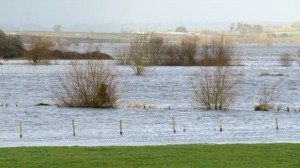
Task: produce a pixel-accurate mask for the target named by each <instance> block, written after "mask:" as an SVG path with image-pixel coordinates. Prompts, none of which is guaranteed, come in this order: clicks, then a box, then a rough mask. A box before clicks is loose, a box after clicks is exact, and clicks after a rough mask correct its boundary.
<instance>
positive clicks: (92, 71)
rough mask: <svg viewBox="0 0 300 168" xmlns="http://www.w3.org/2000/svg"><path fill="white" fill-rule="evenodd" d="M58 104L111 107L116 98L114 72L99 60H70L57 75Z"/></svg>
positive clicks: (109, 66) (114, 104)
mask: <svg viewBox="0 0 300 168" xmlns="http://www.w3.org/2000/svg"><path fill="white" fill-rule="evenodd" d="M59 81H60V84H61V86H62V92H59V93H57V95H58V97H57V98H58V101H59V104H61V105H62V106H67V107H93V108H111V107H115V106H116V102H117V100H118V96H117V83H116V73H115V72H114V71H113V69H112V67H111V65H109V64H105V63H104V62H102V61H100V60H87V61H86V62H84V63H83V64H79V62H78V61H72V62H71V65H70V66H68V67H67V68H66V73H63V74H61V75H60V76H59Z"/></svg>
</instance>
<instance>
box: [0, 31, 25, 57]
mask: <svg viewBox="0 0 300 168" xmlns="http://www.w3.org/2000/svg"><path fill="white" fill-rule="evenodd" d="M23 52H24V47H23V43H22V40H21V37H20V36H11V35H6V34H5V33H4V32H3V31H2V30H0V57H2V58H4V59H8V58H16V57H22V56H23Z"/></svg>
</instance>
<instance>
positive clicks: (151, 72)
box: [0, 46, 300, 147]
mask: <svg viewBox="0 0 300 168" xmlns="http://www.w3.org/2000/svg"><path fill="white" fill-rule="evenodd" d="M273 48H275V47H273ZM297 48H299V47H296V46H284V47H280V46H278V47H277V48H275V49H274V50H270V48H268V47H257V46H256V47H255V46H251V47H244V48H243V50H242V51H243V53H244V54H242V64H243V65H244V66H235V67H232V68H233V69H234V72H236V73H237V74H242V75H240V76H239V80H240V84H239V85H238V88H239V89H238V90H239V96H238V98H237V100H236V102H235V103H234V104H233V106H231V107H230V108H229V109H227V110H226V111H206V110H202V109H197V108H193V106H192V105H191V95H192V89H191V82H192V81H193V80H194V79H196V78H197V76H195V73H196V72H197V71H198V70H199V68H198V67H149V68H147V72H146V74H145V75H144V76H135V75H134V74H133V72H132V70H131V68H130V67H127V66H116V68H117V71H118V72H119V77H118V83H119V92H120V100H119V107H118V108H116V109H84V108H58V107H56V106H54V104H55V103H56V99H55V95H54V94H53V92H54V91H57V90H58V89H60V86H59V83H58V81H57V74H58V73H63V72H64V68H66V65H63V64H64V63H66V62H64V61H60V63H61V64H58V65H41V66H32V65H16V64H10V62H5V64H4V65H1V66H0V93H1V94H0V105H3V106H0V146H1V147H5V146H62V145H63V146H73V145H82V146H107V145H165V144H188V143H213V144H220V143H222V144H223V143H270V142H292V143H299V142H300V122H299V121H300V111H299V110H300V89H299V88H300V66H298V64H297V63H296V62H294V63H293V65H292V66H290V67H282V66H279V63H278V58H279V57H278V56H279V54H278V53H285V52H286V51H288V52H291V53H296V52H297ZM270 51H274V54H269V53H270ZM255 53H256V54H255ZM276 53H277V54H276ZM263 72H267V73H271V74H283V76H260V74H261V73H263ZM264 85H269V86H276V88H277V99H276V101H274V102H273V105H274V106H278V105H280V106H282V110H280V111H277V110H276V109H274V110H273V111H268V112H255V111H254V110H253V106H254V105H257V104H258V100H259V96H260V95H259V91H260V89H261V88H262V87H263V86H264ZM40 102H43V103H48V104H52V105H53V106H35V104H37V103H40ZM129 103H142V104H150V105H153V106H154V108H149V109H143V108H126V107H125V106H126V104H129ZM6 105H7V106H6ZM169 107H170V109H169ZM287 107H289V108H290V111H289V112H287V111H286V108H287ZM172 117H174V119H175V122H176V133H173V126H172ZM276 118H277V119H278V126H279V129H278V130H277V129H276V122H275V121H276ZM72 119H74V122H75V132H76V136H73V132H72ZM120 120H122V123H123V125H122V126H123V135H120V128H119V125H120V124H119V122H120ZM220 120H222V123H223V125H222V126H223V131H222V132H220ZM20 121H22V134H23V136H22V138H20V136H19V135H20V134H19V132H20V127H19V126H20Z"/></svg>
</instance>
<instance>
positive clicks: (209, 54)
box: [200, 36, 239, 66]
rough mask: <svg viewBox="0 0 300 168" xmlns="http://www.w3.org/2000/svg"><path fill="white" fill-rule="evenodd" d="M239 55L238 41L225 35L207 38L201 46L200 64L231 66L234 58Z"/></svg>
mask: <svg viewBox="0 0 300 168" xmlns="http://www.w3.org/2000/svg"><path fill="white" fill-rule="evenodd" d="M238 56H239V51H238V48H237V47H236V43H235V42H234V41H233V40H231V39H229V38H227V37H225V36H216V37H213V38H212V39H207V40H206V42H205V43H204V44H203V45H202V46H201V47H200V57H201V60H200V65H203V66H229V65H232V64H233V58H234V57H235V58H236V59H238Z"/></svg>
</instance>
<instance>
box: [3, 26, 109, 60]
mask: <svg viewBox="0 0 300 168" xmlns="http://www.w3.org/2000/svg"><path fill="white" fill-rule="evenodd" d="M45 39H46V38H41V37H32V38H31V40H29V43H28V44H29V46H30V47H29V49H25V48H24V45H23V41H22V38H21V37H20V36H19V35H7V34H6V33H4V32H3V31H2V30H0V58H3V59H14V58H25V59H26V58H30V59H31V57H33V56H34V57H40V58H43V59H87V58H93V59H113V58H112V57H111V56H109V55H108V54H105V53H102V52H100V51H87V52H85V53H79V52H74V51H64V50H58V49H51V48H52V46H53V44H52V42H51V41H49V40H48V39H47V40H45ZM45 55H47V58H45ZM36 59H39V58H36Z"/></svg>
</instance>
